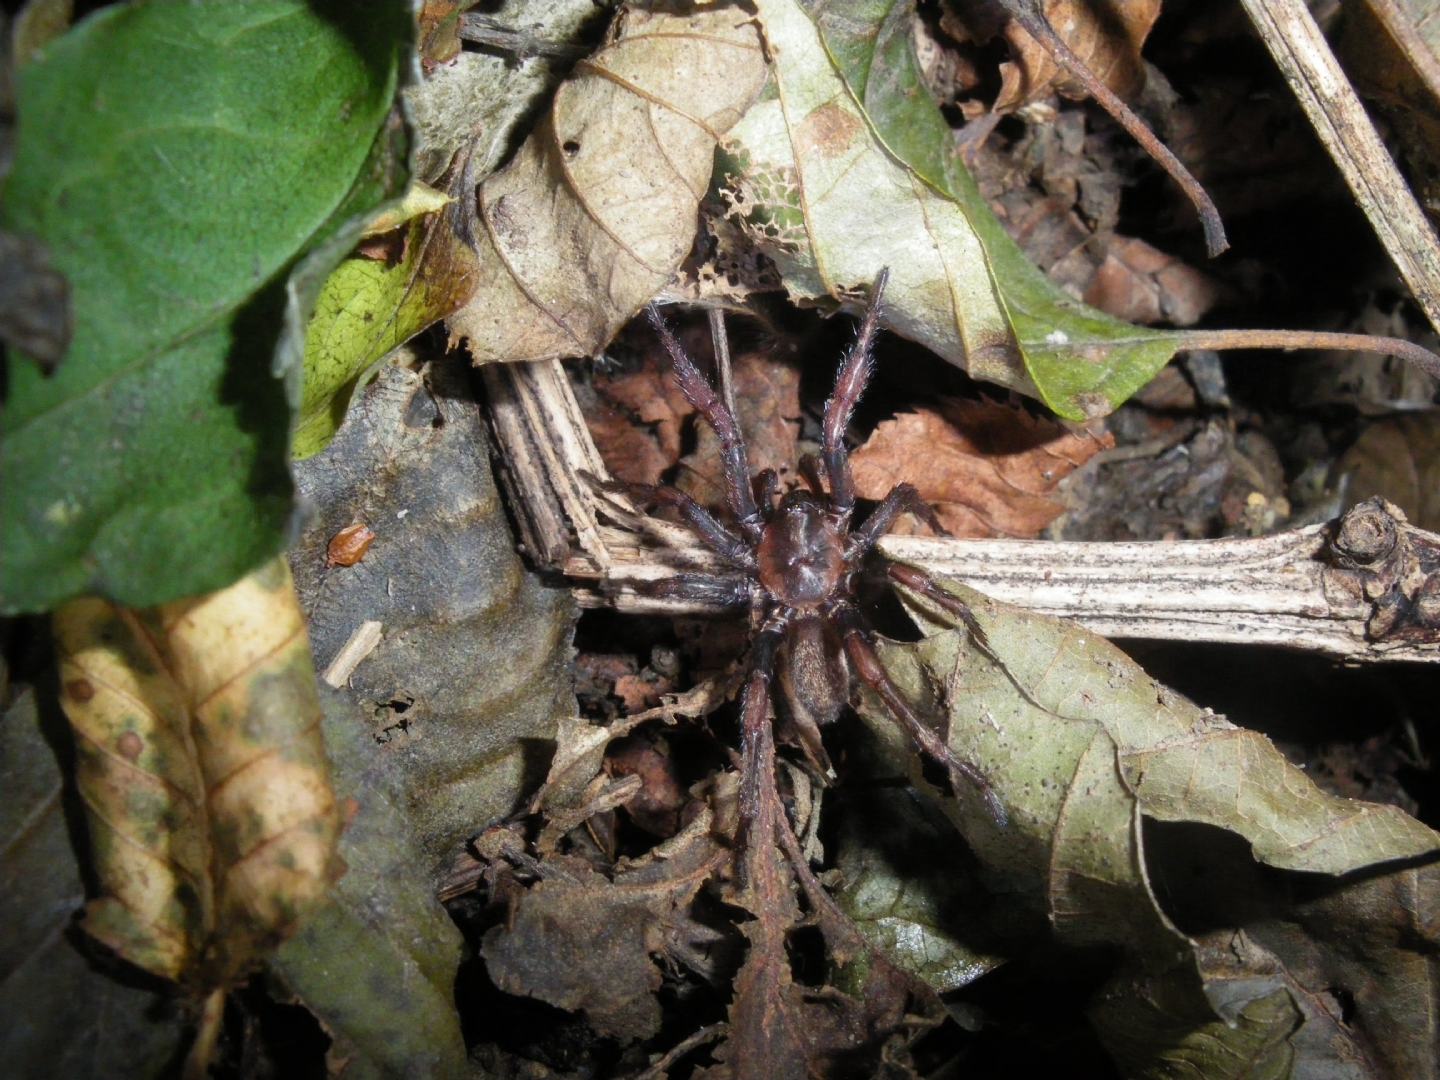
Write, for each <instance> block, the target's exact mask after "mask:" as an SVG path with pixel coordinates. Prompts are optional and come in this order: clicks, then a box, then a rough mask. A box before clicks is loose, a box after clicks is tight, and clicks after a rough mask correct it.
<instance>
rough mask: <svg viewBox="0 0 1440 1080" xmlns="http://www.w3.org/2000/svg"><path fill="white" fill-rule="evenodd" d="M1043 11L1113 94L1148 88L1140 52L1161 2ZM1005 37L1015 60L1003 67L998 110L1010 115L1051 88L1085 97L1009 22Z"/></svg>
mask: <svg viewBox="0 0 1440 1080" xmlns="http://www.w3.org/2000/svg"><path fill="white" fill-rule="evenodd" d="M1043 11H1044V14H1045V17H1046V18H1047V19H1048V20H1049V22H1050V25H1051V26H1052V27H1053V28H1054V30H1055V32H1056V33H1057V34H1059V35H1060V37H1061V38H1062V39H1063V40H1064V41H1065V43H1066V44H1067V45H1069V46H1070V49H1071V51H1072V52H1074V53H1075V55H1076V56H1077V57H1079V58H1080V60H1081V61H1083V62H1084V64H1085V66H1086V67H1088V68H1089V69H1090V70H1091V71H1092V72H1093V73H1094V74H1095V76H1096V78H1098V79H1099V80H1100V81H1101V82H1103V83H1104V84H1105V85H1106V86H1108V87H1110V89H1111V90H1114V91H1115V92H1116V93H1117V94H1119V95H1120V96H1121V97H1130V96H1131V95H1133V94H1135V93H1137V92H1139V90H1140V89H1141V88H1142V87H1143V86H1144V85H1145V67H1144V63H1143V62H1142V61H1141V59H1140V48H1141V46H1143V45H1144V44H1145V39H1146V38H1147V37H1148V36H1149V35H1150V28H1151V27H1152V26H1154V25H1155V20H1156V19H1157V18H1159V16H1160V0H1045V3H1044V5H1043ZM1001 33H1002V34H1003V35H1004V37H1005V40H1006V41H1007V42H1008V43H1009V45H1010V50H1011V55H1012V57H1013V59H1012V60H1010V61H1009V62H1008V63H1004V64H1001V65H1000V94H999V96H998V97H997V98H996V99H995V105H994V109H995V111H996V112H1009V111H1011V110H1013V109H1016V108H1019V107H1020V106H1021V105H1023V104H1025V103H1026V102H1028V101H1034V100H1035V99H1036V98H1041V97H1044V96H1045V95H1046V94H1048V93H1050V92H1051V91H1052V90H1055V91H1058V92H1059V93H1061V94H1064V95H1065V96H1066V97H1070V98H1077V99H1078V98H1083V97H1084V96H1085V91H1084V89H1083V88H1082V87H1081V86H1080V85H1079V84H1078V83H1076V82H1075V80H1074V79H1073V78H1071V77H1069V76H1067V75H1066V73H1065V72H1064V71H1063V70H1061V68H1060V66H1059V65H1058V64H1056V63H1055V59H1054V57H1052V56H1051V55H1050V52H1049V50H1047V49H1046V48H1045V47H1044V46H1043V45H1041V44H1040V43H1039V42H1038V41H1036V40H1035V39H1034V38H1033V37H1031V36H1030V35H1029V34H1028V33H1026V32H1025V30H1024V29H1023V28H1021V26H1020V24H1019V23H1017V22H1015V21H1014V20H1013V19H1012V20H1010V21H1009V22H1007V23H1006V24H1005V28H1004V29H1003V30H1002V31H1001Z"/></svg>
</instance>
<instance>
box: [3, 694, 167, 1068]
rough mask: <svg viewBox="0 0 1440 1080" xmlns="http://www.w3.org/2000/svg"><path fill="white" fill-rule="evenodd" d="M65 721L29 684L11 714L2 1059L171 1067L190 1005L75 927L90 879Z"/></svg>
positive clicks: (50, 1064) (6, 730) (27, 1063)
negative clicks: (146, 981) (104, 956)
mask: <svg viewBox="0 0 1440 1080" xmlns="http://www.w3.org/2000/svg"><path fill="white" fill-rule="evenodd" d="M47 711H48V710H47ZM55 720H58V721H59V724H60V726H61V727H63V725H64V720H63V719H60V718H59V717H56V716H48V715H46V716H43V717H42V714H41V710H40V709H39V708H37V699H36V695H35V693H34V692H33V691H29V690H27V691H25V692H23V693H22V694H21V695H20V696H19V697H18V698H17V699H16V700H15V701H14V702H13V703H12V704H11V705H10V706H9V708H8V709H7V710H6V711H5V713H4V715H3V716H0V791H3V792H4V793H5V798H4V799H3V800H0V880H3V881H4V882H5V888H4V889H3V890H0V1014H3V1015H4V1017H5V1022H4V1023H3V1024H0V1060H3V1061H4V1062H5V1069H6V1071H7V1072H9V1073H10V1074H11V1075H13V1076H64V1077H75V1078H77V1080H91V1078H94V1080H100V1078H102V1077H116V1076H159V1075H161V1074H162V1072H163V1070H164V1068H165V1065H166V1063H167V1062H169V1061H171V1060H173V1058H174V1057H175V1053H176V1050H177V1047H178V1043H179V1039H180V1015H179V1013H180V1009H179V1007H178V1005H179V1003H178V1002H177V1001H175V1000H174V999H173V997H168V996H167V995H164V994H160V993H156V992H155V991H154V989H153V988H142V987H137V986H134V985H130V984H128V983H127V982H122V981H121V980H119V979H116V978H114V977H113V976H112V975H111V974H110V973H107V972H103V971H102V970H100V969H99V968H98V967H97V965H96V964H95V963H94V959H95V958H94V956H87V955H86V952H85V950H84V946H85V945H87V944H89V940H88V939H86V938H84V937H83V936H79V935H72V934H70V933H69V932H68V931H69V928H70V924H71V922H72V920H73V918H74V915H75V913H76V912H77V911H78V910H79V909H80V908H81V907H82V906H83V905H84V903H85V885H84V882H83V881H82V880H81V873H80V866H79V864H78V862H77V861H76V853H75V850H74V849H73V848H72V846H71V841H70V833H69V829H68V828H67V822H66V793H65V779H64V776H63V774H62V772H61V766H60V762H59V761H57V760H56V754H55V753H54V752H53V751H52V750H51V747H50V745H48V744H47V740H49V739H53V738H54V735H55V732H54V731H53V730H51V729H50V727H49V722H51V721H55ZM62 741H63V740H62ZM96 951H99V950H96Z"/></svg>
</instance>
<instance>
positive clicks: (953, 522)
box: [851, 400, 1114, 537]
mask: <svg viewBox="0 0 1440 1080" xmlns="http://www.w3.org/2000/svg"><path fill="white" fill-rule="evenodd" d="M1113 444H1114V439H1113V438H1112V437H1111V436H1110V435H1109V434H1108V433H1102V434H1100V435H1098V436H1096V435H1090V434H1088V433H1084V432H1082V433H1079V434H1076V433H1072V432H1070V431H1067V430H1066V429H1065V428H1064V427H1062V426H1061V425H1059V424H1056V423H1055V422H1053V421H1050V420H1043V419H1036V418H1034V417H1032V416H1031V415H1030V414H1028V413H1026V412H1025V411H1023V410H1021V409H1017V408H1013V407H1011V406H1008V405H1002V404H999V403H997V402H992V401H964V400H952V401H949V402H946V403H945V404H944V406H943V407H942V411H936V410H933V409H927V408H920V409H916V410H915V411H914V412H908V413H902V414H901V415H899V416H897V417H896V418H895V419H893V420H886V421H884V422H882V423H881V424H880V425H879V426H878V427H877V428H876V429H875V432H874V434H872V435H871V436H870V438H869V439H868V440H866V442H865V444H864V445H863V446H861V447H860V449H858V450H857V451H855V453H854V455H853V456H852V458H851V464H852V466H853V467H854V470H855V490H856V492H857V493H858V494H859V495H861V496H862V497H864V498H867V499H883V498H884V497H885V495H886V494H887V493H888V492H889V491H890V489H891V488H892V487H894V486H895V484H897V483H899V482H900V481H902V480H909V481H910V482H911V483H913V484H914V485H915V486H916V488H917V489H918V490H919V492H920V496H921V498H923V499H924V500H925V501H926V502H928V503H930V504H932V505H933V506H934V507H935V512H936V514H937V515H938V516H939V518H940V522H941V524H943V525H944V526H945V527H946V529H948V530H949V531H950V532H951V533H953V534H954V535H955V536H1011V537H1034V536H1038V535H1039V534H1040V531H1041V530H1042V529H1044V528H1045V526H1046V525H1048V524H1050V522H1052V521H1053V520H1055V518H1057V517H1058V516H1059V515H1060V513H1061V511H1062V510H1063V509H1064V508H1063V506H1062V505H1061V504H1060V503H1059V502H1057V501H1056V500H1055V499H1053V498H1052V496H1053V495H1054V493H1055V490H1056V487H1057V486H1058V485H1059V483H1060V481H1061V480H1063V479H1064V478H1065V477H1067V476H1069V475H1070V473H1071V472H1073V471H1074V470H1075V469H1077V468H1079V467H1080V466H1081V465H1083V464H1084V463H1085V462H1086V461H1088V460H1089V459H1090V458H1091V457H1093V456H1094V455H1095V454H1096V453H1097V452H1099V451H1100V450H1103V449H1104V448H1105V447H1106V446H1110V445H1113ZM917 460H923V461H924V462H925V468H924V469H923V470H920V471H919V472H916V470H915V469H914V463H915V462H916V461H917ZM891 531H892V532H901V533H903V532H904V531H905V526H904V524H903V523H902V524H901V525H900V526H898V527H897V528H896V529H892V530H891Z"/></svg>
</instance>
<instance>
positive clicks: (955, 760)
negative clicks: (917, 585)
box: [832, 602, 1008, 825]
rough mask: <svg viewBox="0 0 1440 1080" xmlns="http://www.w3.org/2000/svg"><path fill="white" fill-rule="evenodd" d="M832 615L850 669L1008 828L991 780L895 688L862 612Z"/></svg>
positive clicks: (850, 608)
mask: <svg viewBox="0 0 1440 1080" xmlns="http://www.w3.org/2000/svg"><path fill="white" fill-rule="evenodd" d="M832 614H833V616H834V618H835V620H836V622H838V623H839V624H840V625H841V626H842V627H843V628H844V629H843V631H842V634H843V637H842V640H843V641H844V644H845V656H846V658H847V659H848V660H849V661H850V666H851V668H852V669H853V670H854V672H855V674H856V675H858V676H859V677H860V681H861V682H863V683H864V684H865V685H866V686H868V687H870V689H871V690H874V691H875V693H876V694H878V695H879V697H880V700H881V701H883V702H884V703H885V708H886V711H888V712H889V713H890V716H891V718H892V719H893V720H895V722H896V723H897V724H899V725H900V727H901V728H902V729H903V730H904V731H905V733H906V734H907V735H909V736H910V739H911V741H912V742H914V743H915V744H916V745H917V746H918V747H920V749H921V751H923V752H924V753H925V754H926V755H928V756H929V757H930V758H931V759H932V760H933V761H936V762H939V763H940V764H941V765H944V766H945V767H946V768H947V769H948V770H949V771H950V774H951V782H952V783H953V782H954V776H955V775H956V774H959V775H960V776H963V777H964V778H965V779H966V780H967V781H969V782H970V784H971V786H972V787H974V788H975V790H976V791H978V792H979V793H980V797H981V798H982V799H984V800H985V807H986V809H987V810H988V811H989V812H990V816H991V817H993V818H994V819H995V821H996V823H997V824H1000V825H1004V824H1005V822H1006V820H1007V816H1008V815H1007V814H1006V812H1005V806H1004V804H1003V803H1001V802H1000V797H999V796H998V795H997V794H996V793H995V789H994V788H993V787H991V786H990V781H989V780H987V779H986V778H985V775H984V774H983V773H982V772H980V770H979V769H977V768H975V766H973V765H971V764H970V763H969V762H968V761H964V760H962V759H961V758H960V757H959V756H958V755H957V754H956V753H955V751H953V750H951V749H950V747H949V746H948V745H946V743H945V740H944V739H942V738H941V737H940V736H939V735H938V734H936V733H935V732H934V731H932V730H931V729H930V728H928V727H926V725H925V722H924V721H923V720H921V719H920V717H919V715H918V714H917V713H916V712H915V710H914V709H913V708H912V707H911V706H910V703H909V702H908V701H906V700H905V696H904V695H903V694H901V693H900V688H899V687H898V686H896V685H895V682H894V680H892V679H891V678H890V676H889V674H887V673H886V671H885V668H884V666H883V665H882V664H881V663H880V657H879V654H877V653H876V652H875V644H874V639H875V634H874V632H873V631H872V630H871V629H870V626H869V624H868V623H867V622H866V620H865V616H864V615H862V614H861V613H860V610H859V609H858V608H856V607H855V606H854V605H853V604H850V603H849V602H842V603H839V604H836V605H835V607H834V608H833V609H832Z"/></svg>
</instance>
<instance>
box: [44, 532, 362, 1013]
mask: <svg viewBox="0 0 1440 1080" xmlns="http://www.w3.org/2000/svg"><path fill="white" fill-rule="evenodd" d="M54 633H55V640H56V648H57V652H58V653H59V658H60V682H61V699H60V700H61V704H62V706H63V707H64V709H65V712H66V715H67V716H68V717H69V718H70V724H71V726H72V728H73V729H74V731H75V734H76V746H77V754H78V760H77V765H76V778H75V783H76V787H77V788H78V790H79V792H80V795H81V798H82V800H83V802H84V803H85V806H86V810H87V815H88V820H89V826H90V836H91V841H92V845H93V852H94V859H95V873H96V875H97V877H98V878H99V881H100V892H101V895H100V897H99V898H98V899H96V900H93V901H91V903H90V904H89V905H87V908H86V914H85V922H84V927H85V929H86V930H87V931H88V932H89V933H90V934H92V935H93V936H94V937H96V938H98V939H99V940H101V941H103V942H104V943H105V944H106V945H108V946H110V947H111V948H112V949H114V950H115V951H116V952H118V953H119V954H120V955H121V956H123V957H124V958H125V959H127V960H129V961H130V962H132V963H134V964H136V965H138V966H139V967H142V968H144V969H145V970H146V971H149V972H152V973H153V974H156V975H160V976H163V977H165V978H168V979H174V980H178V981H182V982H183V983H185V984H187V985H189V986H191V987H192V988H199V989H215V988H225V987H226V986H228V985H231V984H233V983H234V982H235V981H236V980H238V979H239V978H241V977H242V976H243V975H244V974H245V973H246V972H247V971H248V970H249V969H250V968H252V967H253V966H254V965H255V964H257V963H258V962H259V960H260V959H261V958H262V956H263V954H264V952H265V951H266V950H267V949H269V948H270V947H272V946H273V945H275V944H278V943H279V941H280V940H282V939H283V938H284V937H285V936H287V935H288V934H289V933H290V932H291V931H292V930H293V929H294V927H295V925H296V923H297V922H298V921H299V919H300V918H301V917H303V915H304V914H305V913H306V911H307V910H309V909H310V908H311V907H313V906H314V905H315V904H316V903H318V902H319V901H320V900H321V899H323V898H324V896H325V894H326V892H327V890H328V889H329V887H330V883H331V882H332V881H333V880H334V879H335V877H336V876H337V875H338V873H339V870H340V867H339V866H338V865H337V860H336V856H335V845H336V841H337V838H338V836H339V833H340V815H339V813H338V810H337V807H336V802H335V797H334V794H333V793H332V791H331V788H330V775H329V765H328V763H327V761H326V758H325V749H324V745H323V743H322V741H321V736H320V727H319V724H320V705H319V700H318V698H317V696H316V684H315V675H314V670H313V668H312V666H311V661H310V645H309V639H308V637H307V636H306V632H305V620H304V616H303V615H302V614H301V612H300V607H299V604H298V603H297V601H296V597H295V590H294V586H293V584H292V582H291V579H290V572H289V570H288V568H287V567H286V565H285V562H284V559H283V558H279V559H276V560H274V561H273V562H271V563H270V564H269V565H267V566H265V567H263V568H262V569H260V570H258V571H256V572H255V573H253V574H251V575H250V576H249V577H246V578H244V579H242V580H241V581H239V582H237V583H236V584H234V585H232V586H230V587H228V588H226V589H223V590H221V591H220V592H217V593H212V594H210V595H209V596H204V597H200V598H198V599H193V600H186V601H180V602H177V603H172V604H166V605H163V606H161V607H158V608H152V609H149V610H146V611H132V610H129V609H125V608H119V607H116V606H115V605H113V604H110V603H108V602H106V601H104V600H98V599H91V598H87V599H82V600H77V601H73V602H72V603H70V604H68V605H66V606H65V607H63V608H61V609H60V610H59V611H57V612H56V614H55V618H54Z"/></svg>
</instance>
